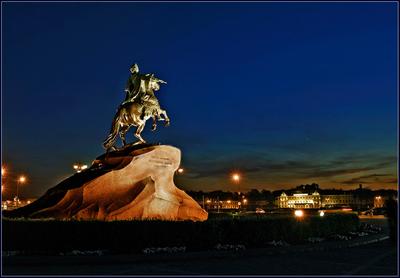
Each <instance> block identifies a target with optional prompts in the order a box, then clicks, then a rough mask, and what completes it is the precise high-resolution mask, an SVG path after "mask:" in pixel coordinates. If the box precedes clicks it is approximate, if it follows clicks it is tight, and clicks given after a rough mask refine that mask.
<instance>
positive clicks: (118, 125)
mask: <svg viewBox="0 0 400 278" xmlns="http://www.w3.org/2000/svg"><path fill="white" fill-rule="evenodd" d="M130 72H131V75H130V77H129V79H128V82H127V84H126V87H125V92H126V97H125V100H124V101H123V102H122V103H121V105H120V106H119V107H118V109H117V113H116V114H115V116H114V120H113V122H112V125H111V131H110V134H109V135H108V137H107V139H106V140H105V141H104V142H103V147H104V148H105V149H106V150H107V151H109V150H115V149H116V147H115V142H116V139H117V136H118V135H119V136H120V138H121V140H122V143H123V146H125V145H127V143H126V137H125V136H126V133H127V132H128V130H129V128H131V127H132V126H135V127H136V131H135V133H134V135H135V137H136V138H137V139H139V141H137V142H135V143H134V145H136V144H144V143H146V141H145V140H144V139H143V138H142V136H141V133H142V131H143V129H144V127H145V124H146V121H147V120H148V119H150V118H152V119H153V125H152V130H153V131H154V130H156V128H157V120H158V121H165V126H169V123H170V120H169V118H168V115H167V112H166V111H165V110H163V109H161V107H160V103H159V102H158V99H157V97H156V96H155V94H154V92H156V91H158V90H159V89H160V84H167V82H165V81H163V80H161V79H158V78H156V77H155V76H154V74H140V73H139V66H138V65H137V64H134V65H132V66H131V68H130ZM159 83H160V84H159Z"/></svg>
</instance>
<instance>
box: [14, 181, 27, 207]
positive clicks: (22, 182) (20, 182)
mask: <svg viewBox="0 0 400 278" xmlns="http://www.w3.org/2000/svg"><path fill="white" fill-rule="evenodd" d="M25 182H26V177H25V176H24V175H22V176H19V178H18V180H17V196H16V201H17V205H19V197H18V193H19V192H18V186H19V185H20V184H24V183H25Z"/></svg>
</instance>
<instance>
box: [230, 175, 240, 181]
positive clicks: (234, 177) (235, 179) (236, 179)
mask: <svg viewBox="0 0 400 278" xmlns="http://www.w3.org/2000/svg"><path fill="white" fill-rule="evenodd" d="M232 180H233V181H234V182H239V181H240V175H239V174H237V173H234V174H232Z"/></svg>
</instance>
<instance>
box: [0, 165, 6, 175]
mask: <svg viewBox="0 0 400 278" xmlns="http://www.w3.org/2000/svg"><path fill="white" fill-rule="evenodd" d="M5 175H6V168H4V167H3V166H1V176H5Z"/></svg>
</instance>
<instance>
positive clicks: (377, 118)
mask: <svg viewBox="0 0 400 278" xmlns="http://www.w3.org/2000/svg"><path fill="white" fill-rule="evenodd" d="M2 13H3V14H2V21H3V44H2V49H3V61H2V63H3V64H2V66H3V77H2V78H3V84H4V86H3V87H2V164H3V165H4V167H6V170H7V173H10V174H13V175H15V177H17V176H18V175H20V174H23V175H26V176H27V182H26V185H25V186H24V187H23V188H22V189H21V196H26V197H31V196H35V197H38V196H40V195H41V194H43V193H44V192H45V191H46V190H48V189H49V188H51V187H53V186H55V185H56V184H57V183H59V182H60V181H62V180H63V179H65V178H67V177H68V176H70V175H71V174H73V173H74V169H73V164H75V163H78V162H81V163H84V164H87V165H90V164H91V162H92V161H93V160H94V159H95V158H96V157H97V156H99V155H101V154H102V153H103V152H104V150H103V149H102V147H101V143H102V141H103V140H104V139H105V138H106V136H107V134H108V132H109V128H110V125H111V120H112V117H113V115H114V113H115V109H116V108H117V107H118V105H119V103H120V102H121V101H122V100H123V98H124V92H123V89H124V86H125V82H126V79H127V78H128V76H129V67H130V66H131V64H132V63H135V62H136V63H138V64H139V67H140V71H141V72H142V73H148V72H151V73H153V72H154V73H155V75H156V76H157V77H159V78H161V79H163V80H165V81H167V82H168V84H167V85H161V89H160V91H159V92H157V93H156V94H157V97H158V98H159V99H160V103H161V106H162V107H163V108H164V109H166V110H167V111H168V113H169V115H170V118H171V126H170V127H168V128H166V127H163V126H162V125H161V124H160V125H159V127H158V130H157V131H156V132H155V133H151V132H150V130H149V129H150V128H149V124H148V126H147V127H146V129H145V131H144V132H143V136H144V137H145V138H146V139H147V140H148V141H149V142H154V143H159V142H161V143H162V144H169V145H173V146H176V147H178V148H180V149H181V150H182V167H183V169H184V173H183V174H182V175H179V176H177V185H178V187H180V188H183V189H185V190H202V191H213V190H219V189H220V190H224V191H226V190H230V191H236V188H237V187H238V184H236V183H234V182H233V181H232V180H231V174H232V173H234V172H238V173H240V175H241V179H240V182H239V184H240V187H241V189H242V190H250V189H253V188H255V189H267V190H271V191H273V190H277V189H285V188H291V187H293V186H295V185H299V184H310V183H318V184H320V186H321V187H323V188H342V189H345V190H347V189H355V188H357V187H358V184H363V185H364V186H365V187H369V188H371V189H380V188H382V189H396V190H397V187H398V180H397V176H398V173H397V166H398V165H397V124H398V123H397V115H398V111H397V109H398V108H397V100H398V98H397V94H398V92H397V62H396V61H397V58H398V57H397V47H398V46H397V7H396V4H395V3H332V2H330V3H291V4H290V5H285V3H273V2H270V3H251V4H248V3H247V4H245V3H230V4H224V3H158V4H157V5H153V4H151V3H119V4H113V5H110V4H109V3H6V4H5V5H4V7H3V11H2ZM133 130H134V129H132V130H131V131H130V132H129V135H128V140H130V141H133V140H134V139H133V136H132V133H133ZM7 179H9V182H12V180H10V179H11V176H9V177H7V176H6V180H5V181H6V186H7ZM14 181H16V179H15V180H14ZM2 184H3V183H2ZM9 185H10V186H9V187H8V188H7V187H6V191H5V192H4V195H5V196H7V195H6V194H8V193H9V191H8V190H10V191H11V190H13V191H14V190H15V184H12V183H11V184H10V183H9ZM7 192H8V193H7ZM10 194H11V193H10Z"/></svg>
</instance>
